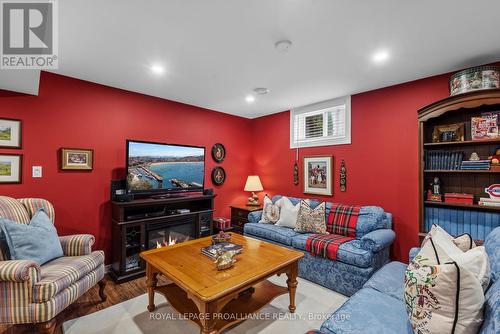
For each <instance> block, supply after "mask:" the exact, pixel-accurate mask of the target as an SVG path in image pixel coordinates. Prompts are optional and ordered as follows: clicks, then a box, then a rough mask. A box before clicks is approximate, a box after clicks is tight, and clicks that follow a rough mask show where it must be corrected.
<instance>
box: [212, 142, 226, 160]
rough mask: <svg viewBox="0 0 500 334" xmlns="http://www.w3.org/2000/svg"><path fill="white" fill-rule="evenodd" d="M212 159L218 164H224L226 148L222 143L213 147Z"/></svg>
mask: <svg viewBox="0 0 500 334" xmlns="http://www.w3.org/2000/svg"><path fill="white" fill-rule="evenodd" d="M212 158H214V160H215V161H216V162H222V161H224V159H225V158H226V148H225V147H224V145H222V144H221V143H217V144H214V146H212Z"/></svg>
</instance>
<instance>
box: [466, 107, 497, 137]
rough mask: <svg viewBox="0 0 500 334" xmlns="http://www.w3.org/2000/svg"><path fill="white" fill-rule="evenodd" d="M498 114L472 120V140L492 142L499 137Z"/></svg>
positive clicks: (488, 114) (485, 114) (489, 114)
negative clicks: (491, 140)
mask: <svg viewBox="0 0 500 334" xmlns="http://www.w3.org/2000/svg"><path fill="white" fill-rule="evenodd" d="M498 118H499V114H498V113H483V114H481V116H480V117H472V118H471V139H472V140H490V139H497V138H498V137H499V130H498Z"/></svg>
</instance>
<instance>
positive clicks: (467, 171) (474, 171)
mask: <svg viewBox="0 0 500 334" xmlns="http://www.w3.org/2000/svg"><path fill="white" fill-rule="evenodd" d="M424 173H456V174H468V173H477V174H490V173H493V174H495V173H497V174H498V173H500V170H461V169H452V170H444V169H437V170H431V169H426V170H424Z"/></svg>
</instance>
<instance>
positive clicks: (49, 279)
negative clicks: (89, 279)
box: [33, 251, 104, 303]
mask: <svg viewBox="0 0 500 334" xmlns="http://www.w3.org/2000/svg"><path fill="white" fill-rule="evenodd" d="M103 265H104V252H102V251H95V252H92V253H91V254H90V255H84V256H65V257H60V258H58V259H55V260H53V261H50V262H48V263H46V264H44V265H43V266H42V267H41V279H40V281H38V282H37V283H36V284H35V286H34V287H33V299H34V301H35V302H38V303H41V302H46V301H48V300H50V299H52V298H53V297H54V296H55V295H57V294H58V293H59V292H61V291H63V290H64V289H66V288H67V287H69V286H70V285H71V284H73V283H75V282H77V281H78V280H80V279H81V278H82V277H84V276H85V275H87V274H88V273H90V272H91V271H93V270H95V269H96V268H98V267H99V266H103Z"/></svg>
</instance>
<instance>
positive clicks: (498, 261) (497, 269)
mask: <svg viewBox="0 0 500 334" xmlns="http://www.w3.org/2000/svg"><path fill="white" fill-rule="evenodd" d="M484 248H485V249H486V253H487V254H488V259H489V261H490V267H491V280H492V281H497V280H498V279H499V278H500V252H499V251H498V250H499V249H500V227H497V228H495V229H494V230H493V231H491V232H490V233H489V234H488V235H487V236H486V240H485V241H484Z"/></svg>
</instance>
